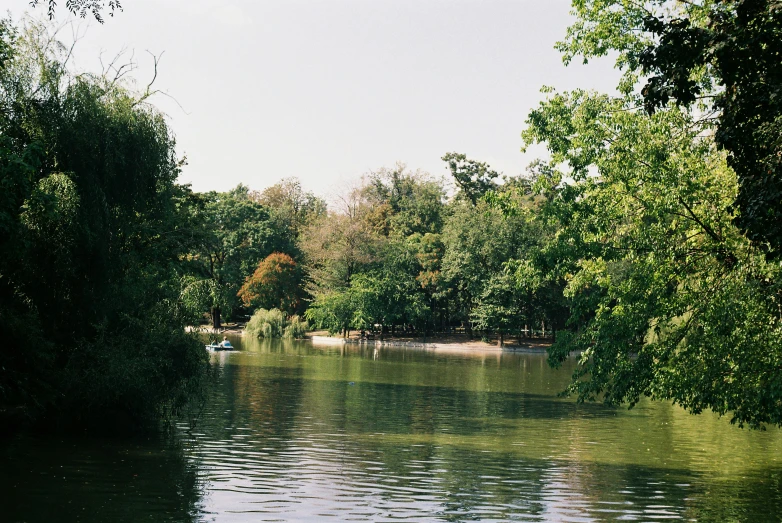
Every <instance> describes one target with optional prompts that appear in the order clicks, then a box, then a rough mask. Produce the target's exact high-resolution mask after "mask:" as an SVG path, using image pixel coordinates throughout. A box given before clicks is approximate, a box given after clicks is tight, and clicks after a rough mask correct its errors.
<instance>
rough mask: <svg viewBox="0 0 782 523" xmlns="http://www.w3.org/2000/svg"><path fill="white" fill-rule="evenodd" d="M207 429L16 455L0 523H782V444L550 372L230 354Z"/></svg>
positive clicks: (54, 442) (385, 354)
mask: <svg viewBox="0 0 782 523" xmlns="http://www.w3.org/2000/svg"><path fill="white" fill-rule="evenodd" d="M232 341H233V342H234V344H235V345H237V346H238V347H239V348H241V349H242V350H241V351H238V352H230V353H215V354H214V355H213V360H214V362H215V365H217V366H218V368H219V377H218V378H217V380H216V382H215V384H214V386H213V388H212V391H211V401H210V402H209V403H208V404H207V406H206V409H205V411H204V412H203V414H202V415H201V418H200V421H199V423H198V425H197V427H196V428H195V429H194V430H193V431H188V430H187V429H188V427H187V425H186V424H182V426H181V427H180V430H179V431H178V434H177V435H176V436H175V437H162V436H161V437H154V438H144V439H124V440H117V439H95V438H73V437H68V438H65V437H63V438H52V437H47V438H39V437H29V436H27V437H18V438H16V439H15V440H13V441H10V442H6V443H4V444H2V446H0V500H2V502H1V503H0V521H20V522H21V521H25V522H44V521H45V522H60V521H84V522H104V521H105V522H125V521H127V522H136V521H177V522H185V521H187V522H190V521H193V522H196V521H198V522H201V521H217V522H233V521H313V522H316V521H317V522H321V521H334V522H336V521H395V522H398V521H415V522H421V521H444V522H461V521H465V522H466V521H487V522H488V521H563V522H564V521H583V522H589V521H659V520H686V521H719V522H723V521H748V522H764V521H782V431H779V430H777V429H770V430H768V431H766V432H750V431H748V430H741V429H739V428H737V427H735V426H732V425H730V424H729V423H728V421H727V420H726V419H720V418H717V417H716V416H713V415H711V414H705V415H701V416H690V415H688V414H686V413H684V412H683V411H682V410H680V409H678V408H676V407H672V406H671V405H668V404H662V403H653V402H643V403H641V404H640V405H638V406H637V407H636V408H635V409H633V410H629V411H628V410H627V409H624V408H618V409H615V408H608V407H605V406H602V405H595V404H587V405H577V404H576V403H575V402H574V401H572V400H570V399H563V398H559V397H557V393H558V392H559V391H560V390H562V389H563V388H564V386H565V384H566V383H567V381H568V379H569V375H570V371H571V370H572V368H565V369H562V370H552V369H550V368H549V367H548V366H547V364H546V359H545V355H539V354H513V353H467V352H425V351H422V350H418V349H400V348H383V349H379V350H375V349H373V348H359V347H346V348H343V347H339V346H338V347H325V348H324V347H313V346H312V345H311V344H308V343H298V342H275V343H268V342H267V343H261V342H245V343H244V345H243V346H242V340H241V339H234V340H232Z"/></svg>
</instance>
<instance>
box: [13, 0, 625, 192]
mask: <svg viewBox="0 0 782 523" xmlns="http://www.w3.org/2000/svg"><path fill="white" fill-rule="evenodd" d="M44 3H45V2H44ZM58 3H59V4H60V5H59V6H58V21H59V22H63V21H65V20H69V19H73V17H72V16H70V15H69V13H67V12H66V10H65V9H64V5H65V1H64V0H61V1H60V2H58ZM122 4H123V7H124V11H123V12H118V13H117V14H116V16H114V17H113V18H109V17H106V23H105V24H104V25H103V26H101V25H100V24H98V23H97V22H94V21H91V22H89V23H87V22H81V25H80V27H79V31H80V32H81V33H84V36H83V38H82V39H81V40H80V42H79V43H78V45H77V47H76V53H75V57H76V61H75V66H76V68H77V69H79V70H99V68H100V65H99V61H98V60H97V57H98V56H99V55H100V54H101V52H102V53H103V60H104V62H108V61H110V58H111V57H113V56H114V55H115V54H116V53H117V52H118V51H120V50H121V49H123V48H127V49H128V50H129V52H128V54H127V55H126V56H127V57H128V58H129V57H130V51H135V60H136V61H137V62H138V65H139V67H138V69H137V70H136V71H135V73H134V74H135V76H136V78H137V79H138V83H139V84H140V86H143V85H146V83H147V82H148V81H149V79H150V78H151V66H152V58H151V57H150V56H149V54H147V52H146V51H147V50H148V51H150V52H152V53H155V54H158V55H159V54H160V53H163V56H162V59H161V61H160V66H159V71H158V77H157V81H156V83H155V86H156V87H157V88H158V89H161V90H162V91H164V92H166V93H168V94H169V95H171V96H172V97H174V98H175V99H176V100H177V101H178V102H179V104H181V106H182V107H183V108H184V111H183V110H182V109H180V108H179V107H178V105H177V104H176V103H174V102H173V101H172V100H170V99H169V98H167V97H165V96H160V95H157V96H156V97H155V98H153V103H154V104H155V105H156V106H157V107H159V108H160V109H161V110H163V111H164V112H165V113H166V114H167V115H168V116H169V119H170V125H171V127H172V129H173V131H174V133H175V134H176V137H177V142H178V151H179V154H180V155H183V154H184V155H187V158H188V161H189V165H188V166H187V167H185V170H184V173H183V175H182V177H181V178H180V181H181V182H183V183H192V185H193V188H194V189H195V190H197V191H207V190H213V189H214V190H227V189H230V188H231V187H234V186H236V185H237V184H238V183H244V184H245V185H248V186H250V187H251V188H253V189H263V188H264V187H268V186H269V185H272V184H274V183H276V182H277V181H278V180H279V179H281V178H284V177H290V176H296V177H298V178H299V179H301V181H302V183H303V185H304V186H305V187H306V188H308V189H310V190H313V191H315V192H316V193H318V194H321V195H328V194H330V193H331V192H332V191H334V190H335V187H338V186H340V185H341V184H344V183H345V182H346V181H347V180H351V179H356V178H358V177H360V176H361V174H363V173H366V172H368V171H369V170H374V169H378V168H381V167H384V166H386V167H390V166H393V165H394V164H395V163H396V162H398V161H401V162H404V163H406V164H407V165H408V167H410V168H411V169H413V170H415V169H422V170H425V171H428V172H430V173H432V174H434V175H445V174H446V173H447V170H446V168H445V164H444V163H443V162H442V161H441V160H440V158H441V157H442V155H443V154H445V153H446V152H450V151H456V152H462V153H465V154H466V155H467V156H468V157H470V158H473V159H476V160H480V161H485V162H488V163H489V164H490V165H491V166H492V167H493V168H494V169H496V170H498V171H501V172H503V173H505V174H509V175H511V174H519V173H521V172H523V171H524V169H525V167H526V166H527V164H529V162H530V161H531V160H532V159H533V158H534V155H530V154H527V155H523V154H522V153H521V152H520V150H519V149H520V147H521V145H522V142H521V138H520V133H521V131H522V129H523V128H524V121H525V119H526V116H527V114H528V113H529V111H530V109H532V108H533V107H535V106H536V105H537V104H538V102H539V101H540V100H541V99H542V98H543V95H542V94H541V93H540V88H541V86H543V85H551V86H554V87H555V88H557V89H558V90H567V89H573V88H576V87H581V88H589V89H598V90H600V91H613V89H614V86H615V85H616V83H617V78H618V75H617V74H616V72H615V71H613V69H612V61H611V60H602V61H598V62H594V63H591V64H590V65H588V66H581V65H570V66H568V67H565V66H564V65H563V64H562V60H561V56H560V54H559V53H558V52H557V51H556V50H555V49H554V43H555V42H556V41H557V40H559V39H561V38H563V37H564V34H565V29H566V27H567V25H568V23H569V21H570V16H569V14H568V12H569V10H570V1H569V0H469V1H468V0H277V1H263V0H123V2H122ZM0 6H2V9H0V11H6V10H10V12H11V14H12V16H13V18H14V19H17V20H18V19H19V18H20V16H21V15H22V14H23V13H24V12H25V10H28V9H29V7H28V1H27V0H0ZM44 9H45V6H44V8H41V7H39V8H37V9H36V10H33V12H32V13H33V14H34V15H36V16H41V15H43V14H44V12H45V11H44ZM70 32H71V31H70V29H67V30H65V31H64V32H63V33H62V34H63V36H69V35H70Z"/></svg>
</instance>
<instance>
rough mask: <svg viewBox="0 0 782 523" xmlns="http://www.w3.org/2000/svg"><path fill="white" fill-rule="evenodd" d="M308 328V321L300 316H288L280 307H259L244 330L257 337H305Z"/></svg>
mask: <svg viewBox="0 0 782 523" xmlns="http://www.w3.org/2000/svg"><path fill="white" fill-rule="evenodd" d="M308 329H309V326H308V325H307V322H306V321H302V320H301V318H299V317H298V316H295V315H294V316H286V315H285V313H284V312H282V311H281V310H279V309H269V310H266V309H258V310H257V311H255V313H254V314H253V315H252V318H250V321H248V322H247V326H246V327H245V329H244V330H245V332H246V333H247V334H249V335H250V336H254V337H256V338H303V337H304V334H305V333H306V332H307V330H308Z"/></svg>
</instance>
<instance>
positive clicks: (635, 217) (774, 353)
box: [525, 92, 782, 427]
mask: <svg viewBox="0 0 782 523" xmlns="http://www.w3.org/2000/svg"><path fill="white" fill-rule="evenodd" d="M626 104H627V102H624V101H621V100H612V99H609V98H608V97H605V96H599V95H594V94H589V93H584V92H575V93H570V94H562V95H559V94H555V95H552V97H551V99H550V100H548V101H546V102H544V103H542V104H541V106H540V107H539V108H538V109H536V110H535V111H533V113H532V114H531V116H530V119H529V124H530V127H529V128H528V129H527V131H526V132H525V138H526V139H527V140H528V142H536V141H540V142H544V143H546V145H547V146H548V148H549V150H550V153H551V157H552V158H553V162H552V164H551V165H550V169H551V170H559V171H560V172H569V173H570V177H571V179H572V182H571V183H569V184H568V185H567V186H565V187H562V188H560V190H559V191H558V195H557V196H555V197H552V198H550V199H549V200H547V203H546V209H545V211H544V214H547V215H549V216H552V217H556V219H557V220H558V222H559V223H560V224H561V225H560V227H561V229H560V231H559V232H558V233H557V237H556V241H555V242H552V243H551V244H550V245H549V246H548V247H547V249H549V250H551V251H553V252H555V253H556V258H557V259H558V260H559V262H558V264H557V266H554V267H551V269H549V270H550V271H551V273H552V274H554V275H556V274H559V275H560V276H562V277H564V278H565V280H566V281H567V287H566V289H565V295H566V297H568V298H569V299H570V300H571V301H572V303H571V305H572V309H571V310H572V314H571V317H570V320H569V324H570V332H569V333H568V334H566V335H563V336H560V337H559V338H558V340H557V343H556V344H555V345H554V347H552V350H551V353H550V356H551V361H552V362H553V363H555V364H558V363H560V362H562V361H563V360H564V359H565V358H566V357H567V356H568V353H569V351H572V350H580V351H581V357H580V359H579V365H578V369H577V371H576V374H575V375H574V381H573V383H572V385H571V387H570V390H571V391H572V392H574V393H575V394H577V395H578V397H579V398H580V399H582V400H585V399H597V398H603V399H604V400H605V401H607V402H609V403H620V402H624V401H627V402H629V403H630V404H631V405H633V404H635V403H636V402H637V401H638V400H639V399H640V398H641V397H642V396H650V397H652V398H657V399H670V400H673V401H674V402H676V403H679V404H681V405H682V406H683V407H685V408H687V409H688V410H690V411H691V412H693V413H698V412H701V411H703V410H704V409H711V410H713V411H715V412H718V413H720V414H725V413H730V414H731V416H732V420H733V421H735V422H738V423H739V424H745V423H746V424H749V425H751V426H753V427H758V426H761V425H762V424H764V423H771V424H781V423H782V400H780V399H779V398H782V395H781V394H782V382H780V380H779V373H778V370H777V369H779V366H780V364H781V363H782V343H780V339H782V336H780V335H781V334H782V322H781V319H780V314H779V304H778V300H779V290H780V288H779V284H778V282H779V281H780V276H781V275H780V274H779V271H780V268H779V265H778V264H773V263H770V262H768V261H766V259H765V257H764V256H763V254H762V252H760V251H758V249H757V248H755V247H753V246H752V245H751V244H750V242H749V241H748V240H747V239H746V237H744V236H743V235H742V234H741V232H740V231H739V229H738V228H737V227H736V226H735V225H734V224H733V219H734V214H733V210H732V209H733V208H732V203H733V201H734V198H735V196H736V193H737V191H738V187H737V180H736V176H735V174H734V172H733V171H732V170H731V169H730V168H729V167H728V166H727V164H726V159H725V156H724V155H723V154H721V153H720V152H719V151H717V150H716V148H715V146H714V144H713V142H712V141H711V140H710V139H709V138H708V137H704V136H701V135H700V133H699V126H698V125H695V124H694V122H693V120H692V118H691V117H690V116H689V115H688V114H687V113H685V112H683V111H680V110H677V109H668V110H660V111H657V112H656V113H655V114H654V115H653V116H651V117H650V116H647V115H646V114H645V113H643V112H639V111H636V110H633V109H632V107H628V106H627V105H626ZM563 130H566V132H565V133H563Z"/></svg>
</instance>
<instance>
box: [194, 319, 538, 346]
mask: <svg viewBox="0 0 782 523" xmlns="http://www.w3.org/2000/svg"><path fill="white" fill-rule="evenodd" d="M245 325H246V323H244V322H237V323H225V324H223V326H222V327H221V328H220V329H214V328H212V327H211V326H209V325H198V326H189V327H186V330H187V332H198V333H201V334H207V335H213V336H218V335H222V336H243V335H244V327H245ZM302 341H309V342H311V343H312V344H313V345H317V346H334V345H355V346H362V347H399V348H418V349H425V350H443V351H445V350H459V351H464V350H468V351H476V352H477V351H486V352H526V353H533V354H545V353H546V351H547V350H548V348H549V347H550V346H551V340H550V339H547V338H539V339H529V340H524V341H523V342H522V343H519V342H518V340H516V339H514V342H510V341H509V342H508V343H505V344H504V345H503V346H502V347H500V346H499V345H497V342H496V341H494V342H485V341H481V340H478V339H472V340H471V339H469V338H467V337H466V336H465V335H458V334H457V335H438V336H432V337H428V338H426V341H423V338H412V337H390V336H386V337H385V339H384V340H382V341H381V340H379V339H377V338H376V339H373V340H362V339H359V338H358V335H357V334H354V335H353V336H352V337H350V338H342V337H340V336H329V334H328V332H327V331H311V332H309V333H307V335H306V336H305V337H304V338H303V339H302Z"/></svg>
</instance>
